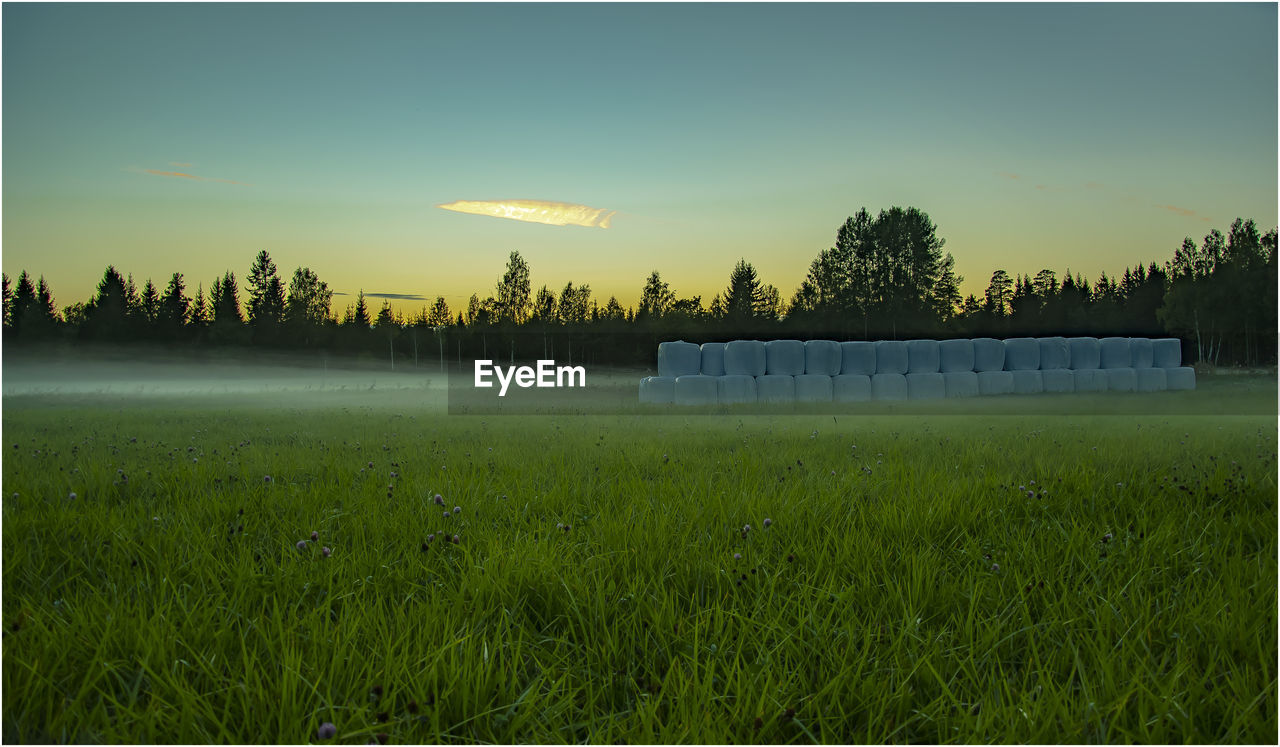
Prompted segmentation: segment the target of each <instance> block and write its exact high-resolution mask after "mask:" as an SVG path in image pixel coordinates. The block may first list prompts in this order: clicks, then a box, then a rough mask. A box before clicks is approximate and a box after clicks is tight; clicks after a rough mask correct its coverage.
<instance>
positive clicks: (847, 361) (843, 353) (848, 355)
mask: <svg viewBox="0 0 1280 747" xmlns="http://www.w3.org/2000/svg"><path fill="white" fill-rule="evenodd" d="M875 372H876V344H875V343H874V342H842V343H840V373H841V374H860V375H862V376H871V375H872V374H874V373H875Z"/></svg>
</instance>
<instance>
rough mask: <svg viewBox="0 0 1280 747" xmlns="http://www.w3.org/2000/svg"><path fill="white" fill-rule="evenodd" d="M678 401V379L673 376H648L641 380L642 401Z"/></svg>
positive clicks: (661, 402)
mask: <svg viewBox="0 0 1280 747" xmlns="http://www.w3.org/2000/svg"><path fill="white" fill-rule="evenodd" d="M675 401H676V380H675V378H673V377H671V376H646V377H644V378H643V379H641V380H640V402H641V404H646V405H669V404H671V403H672V402H675Z"/></svg>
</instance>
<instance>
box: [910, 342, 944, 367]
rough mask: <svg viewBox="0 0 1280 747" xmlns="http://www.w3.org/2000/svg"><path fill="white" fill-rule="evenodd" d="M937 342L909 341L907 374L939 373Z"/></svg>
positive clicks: (939, 361)
mask: <svg viewBox="0 0 1280 747" xmlns="http://www.w3.org/2000/svg"><path fill="white" fill-rule="evenodd" d="M940 355H941V354H940V352H939V350H938V341H937V340H907V373H938V366H939V365H940V363H941V360H940Z"/></svg>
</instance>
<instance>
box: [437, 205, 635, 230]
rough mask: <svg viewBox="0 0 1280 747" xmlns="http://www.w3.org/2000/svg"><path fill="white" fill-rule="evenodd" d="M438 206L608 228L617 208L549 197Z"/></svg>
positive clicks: (551, 223) (453, 209)
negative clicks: (547, 198)
mask: <svg viewBox="0 0 1280 747" xmlns="http://www.w3.org/2000/svg"><path fill="white" fill-rule="evenodd" d="M436 207H438V208H444V209H445V210H452V211H454V212H455V213H470V214H472V215H488V216H492V217H494V218H510V219H511V220H522V221H526V222H528V223H545V224H547V225H549V226H585V227H587V228H608V227H609V220H610V219H611V218H613V215H614V213H616V212H618V211H616V210H606V209H604V208H593V207H588V206H586V205H575V204H573V203H571V202H549V201H547V200H458V201H457V202H450V203H448V204H445V205H436Z"/></svg>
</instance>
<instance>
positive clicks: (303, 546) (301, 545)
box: [294, 540, 307, 550]
mask: <svg viewBox="0 0 1280 747" xmlns="http://www.w3.org/2000/svg"><path fill="white" fill-rule="evenodd" d="M294 547H296V548H298V549H299V550H305V549H307V541H306V540H298V544H296V545H294Z"/></svg>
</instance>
